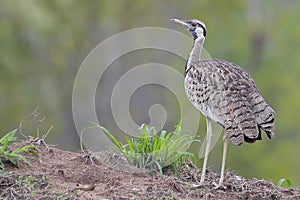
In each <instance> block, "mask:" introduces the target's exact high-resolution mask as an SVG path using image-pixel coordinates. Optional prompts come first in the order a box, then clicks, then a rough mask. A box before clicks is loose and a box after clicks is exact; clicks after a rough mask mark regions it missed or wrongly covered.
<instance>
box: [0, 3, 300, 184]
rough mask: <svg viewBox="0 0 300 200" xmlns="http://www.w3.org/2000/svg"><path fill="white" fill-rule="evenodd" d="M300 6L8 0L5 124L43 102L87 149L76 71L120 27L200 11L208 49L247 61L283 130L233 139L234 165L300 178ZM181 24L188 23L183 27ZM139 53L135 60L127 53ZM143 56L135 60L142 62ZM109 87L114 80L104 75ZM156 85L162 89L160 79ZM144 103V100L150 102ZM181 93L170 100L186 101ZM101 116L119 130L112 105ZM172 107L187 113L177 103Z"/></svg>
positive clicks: (66, 140)
mask: <svg viewBox="0 0 300 200" xmlns="http://www.w3.org/2000/svg"><path fill="white" fill-rule="evenodd" d="M299 8H300V1H293V0H289V1H280V0H275V1H271V0H266V1H259V0H248V1H240V0H229V1H220V0H211V1H209V0H206V1H196V0H191V1H179V0H176V1H173V0H172V1H171V0H166V1H157V0H154V1H138V0H131V1H129V0H124V1H117V0H111V1H104V0H102V1H101V0H100V1H93V0H91V1H79V0H74V1H72V0H53V1H46V0H39V1H37V0H25V1H17V0H2V1H1V7H0V30H1V31H0V43H1V50H0V67H1V68H0V69H1V73H0V96H1V101H0V102H1V103H0V110H1V112H0V128H1V132H2V133H5V132H7V131H8V130H11V129H13V128H14V127H16V126H17V125H18V123H19V122H20V121H21V119H22V117H23V116H25V115H26V114H28V113H30V112H31V111H32V110H34V109H35V108H36V106H37V104H39V106H40V108H41V112H42V113H43V114H45V115H46V116H47V118H48V119H47V123H49V124H53V126H54V130H53V133H52V135H49V137H48V139H49V140H51V141H50V142H52V143H58V144H60V147H61V148H65V149H73V150H75V149H78V148H79V137H78V134H77V132H76V130H75V128H74V124H73V120H72V109H71V108H72V107H71V105H72V102H71V95H72V86H73V81H74V78H75V75H76V72H77V70H78V68H79V66H80V64H81V62H82V61H83V59H84V58H85V56H86V55H87V54H88V53H89V51H90V50H92V49H93V48H94V47H95V46H96V45H97V44H98V43H100V42H101V41H103V40H104V39H106V38H108V37H109V36H111V35H113V34H115V33H118V32H120V31H124V30H127V29H130V28H136V27H144V26H154V27H165V28H174V27H175V26H173V24H171V23H170V22H169V19H170V18H173V17H178V18H199V19H202V20H204V21H205V23H206V25H207V28H208V36H207V39H206V44H205V48H206V50H207V51H208V52H209V53H210V55H212V57H218V58H223V59H226V60H230V61H233V62H235V63H237V64H239V65H241V66H243V67H244V68H245V69H246V70H247V71H248V72H249V73H250V74H251V75H252V76H253V78H254V80H255V81H256V83H257V86H258V88H259V89H260V91H261V93H262V94H263V96H264V97H265V99H266V100H267V102H269V103H270V104H271V106H272V107H273V108H274V109H275V111H276V117H277V119H276V134H277V135H276V138H275V139H274V140H272V141H268V140H267V139H265V140H264V141H262V142H258V143H257V144H254V145H253V144H252V145H248V144H246V145H243V146H242V147H234V146H232V145H231V146H230V147H229V148H230V149H229V155H228V160H227V167H228V168H229V169H234V170H236V171H237V172H238V173H239V174H241V175H243V176H246V177H247V176H248V177H250V176H256V177H258V178H266V179H272V180H279V179H280V178H281V177H286V178H287V179H289V180H291V181H292V182H293V183H296V185H297V184H298V185H299V183H300V175H299V169H300V162H299V161H300V154H299V152H300V146H299V145H298V142H300V134H299V130H300V123H299V122H298V117H299V111H300V78H299V75H300V56H299V55H300V48H299V41H300V26H298V25H297V24H298V20H299V17H300V13H299ZM176 29H177V30H180V29H178V27H177V26H176ZM182 32H184V30H182ZM184 33H185V32H184ZM150 53H151V52H150V51H149V54H150ZM159 54H162V55H163V56H164V58H165V60H168V62H171V61H172V60H173V62H174V61H177V60H176V59H177V58H175V57H172V56H165V53H157V54H155V53H153V54H152V57H157V56H158V57H159ZM137 55H139V54H138V53H137ZM133 57H134V56H133ZM129 58H130V57H129ZM132 60H133V59H127V62H130V63H131V61H132ZM142 60H143V58H140V59H134V62H141V61H142ZM150 60H151V59H150ZM119 62H121V61H119ZM132 62H133V61H132ZM166 62H167V61H166ZM176 63H178V65H179V66H182V69H181V70H182V71H181V72H182V73H183V66H184V62H183V61H178V62H176ZM122 64H123V63H121V64H120V65H122ZM138 64H141V63H138ZM131 66H133V65H131ZM122 70H125V69H122ZM122 70H120V69H119V75H117V77H119V76H120V74H122V73H124V71H122ZM108 74H109V71H108ZM107 79H108V78H106V79H105V80H106V81H108V80H107ZM105 80H103V81H104V82H105ZM107 85H109V84H107ZM103 88H104V90H105V88H108V87H106V85H105V84H102V89H103ZM159 90H160V89H159ZM149 91H152V92H154V91H155V88H152V89H151V88H150V89H149ZM104 94H107V95H108V97H107V98H108V99H109V95H110V93H109V92H107V91H104ZM156 97H157V98H155V99H152V100H151V98H150V100H147V101H145V102H148V103H152V101H157V99H161V98H162V97H164V96H163V95H157V96H156ZM169 100H170V97H169V98H168V97H167V95H166V98H165V100H161V101H164V103H165V104H166V105H168V101H169ZM101 102H104V103H103V105H100V106H103V107H108V106H107V105H106V104H107V103H109V101H108V100H107V101H101ZM139 102H140V103H139V106H140V107H142V106H143V103H144V101H139ZM171 102H172V103H171V104H170V105H174V106H176V105H177V104H176V102H173V101H171ZM170 105H169V106H170ZM132 107H133V109H134V106H132ZM136 110H142V111H143V113H147V112H145V110H143V109H136ZM169 110H176V109H171V108H170V109H167V111H169ZM135 112H138V111H135ZM100 115H101V116H99V119H103V120H104V121H105V123H101V124H103V125H104V126H105V127H108V128H109V129H110V130H112V132H117V131H114V130H113V129H112V128H110V127H109V125H107V123H109V122H110V121H111V119H110V118H109V117H111V114H110V113H102V114H100ZM135 115H136V116H137V117H136V119H143V118H142V117H141V116H140V115H139V114H135ZM169 116H177V115H176V112H175V114H174V113H173V115H172V114H170V115H169ZM147 117H148V116H147ZM179 119H180V116H178V118H176V117H173V118H172V120H169V119H168V121H172V122H170V124H174V123H175V122H176V121H178V120H179ZM137 122H139V123H140V121H138V120H137ZM145 122H147V121H145ZM49 124H47V125H46V126H47V128H48V127H49ZM200 124H201V128H200V129H199V134H201V137H202V136H203V135H204V134H205V127H204V124H205V123H204V122H203V121H202V122H201V123H200ZM221 145H222V142H221V141H219V143H218V145H217V146H216V148H215V149H214V150H213V151H212V153H211V157H210V160H209V162H210V164H211V165H213V166H214V168H215V169H216V170H218V169H219V167H218V166H220V161H221Z"/></svg>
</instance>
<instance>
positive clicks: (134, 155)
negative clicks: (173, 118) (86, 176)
mask: <svg viewBox="0 0 300 200" xmlns="http://www.w3.org/2000/svg"><path fill="white" fill-rule="evenodd" d="M181 123H182V121H180V122H179V123H178V124H177V125H176V126H175V130H174V131H173V132H169V133H167V132H166V131H164V130H163V131H161V132H160V133H157V131H156V129H155V128H154V127H150V126H149V125H147V124H142V125H141V126H140V128H139V131H140V137H137V138H134V137H132V138H129V137H128V136H126V144H123V143H121V142H119V141H118V140H117V139H116V138H115V137H114V136H113V134H111V133H110V132H109V131H108V130H107V129H106V128H104V127H102V126H99V125H95V126H93V127H90V128H95V127H97V128H100V129H102V130H103V131H104V132H105V133H106V135H108V136H109V138H110V139H111V140H112V142H113V143H114V144H115V146H116V148H117V150H118V151H119V152H120V153H121V154H122V155H123V156H124V157H125V158H126V159H127V160H128V161H129V163H130V164H132V165H135V166H137V167H139V168H142V169H146V170H148V171H149V172H159V173H160V174H161V175H162V174H163V168H164V167H168V166H172V167H173V168H175V167H176V166H181V165H183V161H184V159H185V158H186V157H193V154H192V153H190V152H188V151H186V149H187V148H188V147H189V146H190V144H191V143H192V142H194V141H198V140H196V139H195V138H194V137H193V136H190V135H183V134H182V129H181Z"/></svg>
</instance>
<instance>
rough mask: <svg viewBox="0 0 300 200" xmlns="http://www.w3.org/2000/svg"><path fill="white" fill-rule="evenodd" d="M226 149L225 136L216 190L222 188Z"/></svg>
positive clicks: (226, 139)
mask: <svg viewBox="0 0 300 200" xmlns="http://www.w3.org/2000/svg"><path fill="white" fill-rule="evenodd" d="M227 147H228V137H227V136H226V135H225V137H224V146H223V157H222V167H221V177H220V181H219V184H218V185H217V188H223V181H224V171H225V162H226V156H227Z"/></svg>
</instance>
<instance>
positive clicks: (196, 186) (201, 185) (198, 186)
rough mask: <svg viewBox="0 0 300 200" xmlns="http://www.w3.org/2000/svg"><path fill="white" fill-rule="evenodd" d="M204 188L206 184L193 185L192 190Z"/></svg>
mask: <svg viewBox="0 0 300 200" xmlns="http://www.w3.org/2000/svg"><path fill="white" fill-rule="evenodd" d="M201 187H204V184H192V188H201Z"/></svg>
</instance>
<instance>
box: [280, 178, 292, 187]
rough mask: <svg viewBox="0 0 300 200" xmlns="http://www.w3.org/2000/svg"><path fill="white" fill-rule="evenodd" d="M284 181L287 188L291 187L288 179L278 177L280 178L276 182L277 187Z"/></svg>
mask: <svg viewBox="0 0 300 200" xmlns="http://www.w3.org/2000/svg"><path fill="white" fill-rule="evenodd" d="M284 183H286V185H287V187H288V188H290V187H292V183H291V181H290V180H289V179H285V178H282V179H280V180H279V181H278V182H277V183H276V185H277V186H279V187H282V185H283V184H284Z"/></svg>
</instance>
